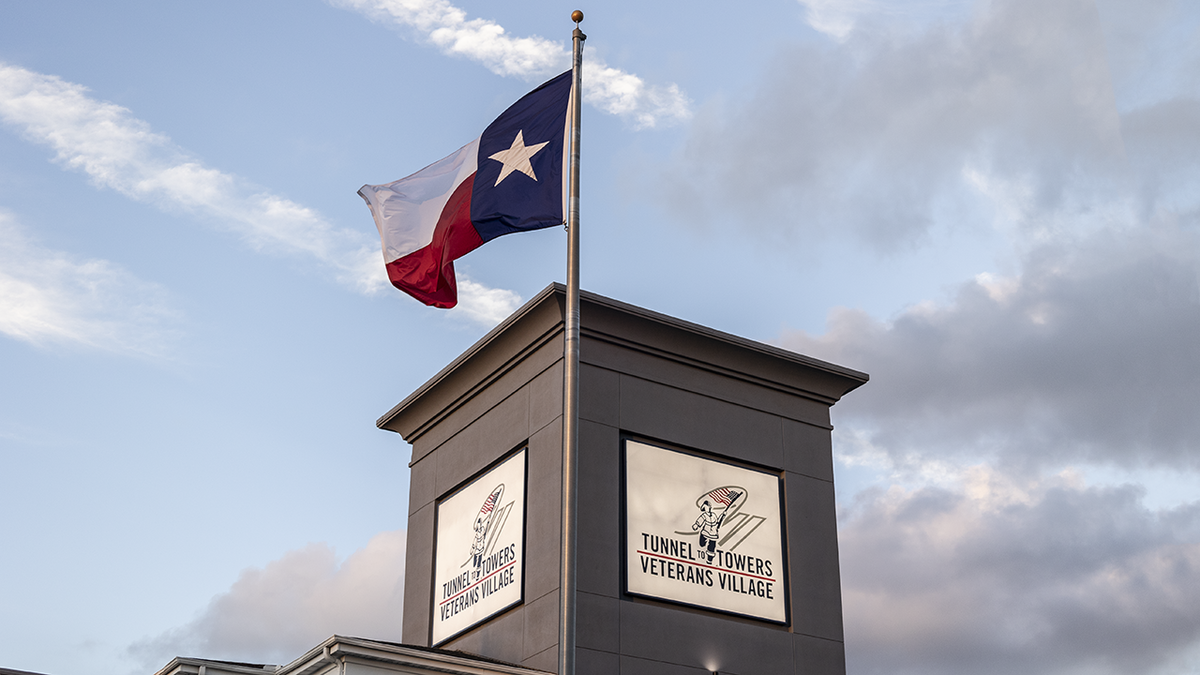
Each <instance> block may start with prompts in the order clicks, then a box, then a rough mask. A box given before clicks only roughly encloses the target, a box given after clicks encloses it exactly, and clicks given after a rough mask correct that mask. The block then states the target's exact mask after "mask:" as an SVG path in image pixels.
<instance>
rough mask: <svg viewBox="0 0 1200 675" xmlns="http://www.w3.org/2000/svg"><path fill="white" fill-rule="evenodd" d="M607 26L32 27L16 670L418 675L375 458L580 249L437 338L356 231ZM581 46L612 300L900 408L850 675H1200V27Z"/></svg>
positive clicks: (473, 8)
mask: <svg viewBox="0 0 1200 675" xmlns="http://www.w3.org/2000/svg"><path fill="white" fill-rule="evenodd" d="M575 8H576V7H575V6H574V5H562V4H559V3H553V2H526V3H520V4H519V6H503V7H501V6H497V5H495V4H494V3H480V2H464V1H458V2H455V3H450V2H446V1H441V0H406V1H404V2H401V1H400V0H344V1H335V2H329V3H324V2H319V1H316V0H313V1H311V2H269V1H265V0H264V1H262V2H256V3H232V2H220V1H214V2H207V3H193V4H190V5H188V4H179V3H148V2H138V3H135V2H121V3H104V4H97V3H83V2H65V1H64V2H55V1H54V0H47V1H45V2H40V3H36V4H35V3H24V4H22V3H9V4H7V5H5V7H4V8H3V9H0V373H2V377H0V452H2V453H3V458H4V470H3V471H0V513H2V514H3V516H0V540H3V541H4V542H5V551H6V555H5V556H4V560H3V563H0V565H2V569H3V572H4V574H3V575H0V578H3V581H0V607H3V608H4V611H3V612H0V628H2V630H0V654H2V655H3V656H2V657H0V658H2V659H3V662H2V663H0V665H2V666H4V667H9V668H18V669H25V670H32V671H37V672H44V673H49V674H51V675H68V674H70V673H81V672H105V673H135V672H141V673H145V672H153V671H155V670H157V668H158V667H161V666H162V665H163V664H165V663H166V662H167V661H168V660H169V659H170V658H171V657H172V656H174V655H178V654H191V655H199V656H208V657H212V658H228V659H238V660H252V661H270V662H279V661H280V660H286V659H290V658H292V657H294V656H296V655H298V654H299V653H300V652H302V651H303V650H304V649H306V648H308V647H309V646H311V645H312V644H315V643H316V642H317V641H319V640H321V639H323V638H324V637H327V636H328V635H329V634H332V633H333V632H335V631H336V632H338V633H341V634H359V635H363V636H369V637H377V638H381V639H396V638H398V637H399V635H400V632H399V621H400V618H399V617H400V613H399V604H398V603H399V597H400V596H399V588H400V584H401V583H402V566H403V538H404V534H403V528H404V526H405V520H404V513H405V507H406V504H407V481H408V474H407V468H406V465H407V461H408V454H409V453H408V447H407V446H406V445H405V444H404V443H403V442H402V440H401V439H399V438H398V437H397V436H395V435H392V434H389V433H385V432H382V431H379V430H377V429H376V428H375V427H374V420H375V419H376V418H377V417H378V416H379V415H380V414H382V413H383V412H386V411H387V410H388V409H389V408H390V407H391V406H392V405H393V404H395V403H396V402H397V401H399V400H400V399H402V398H403V397H404V396H406V395H407V394H408V393H409V392H411V391H412V390H413V389H415V388H417V387H418V386H419V385H420V384H421V383H423V382H424V381H425V380H426V379H427V378H428V377H430V376H431V375H433V374H434V373H436V372H437V371H438V370H439V369H440V368H441V367H442V366H443V365H444V364H445V363H447V362H448V361H450V360H451V359H453V358H454V357H455V356H456V355H457V354H459V353H460V352H461V351H462V350H463V349H465V348H466V347H468V346H469V345H470V344H472V343H473V342H474V341H475V340H477V339H478V338H479V337H481V336H482V335H483V334H484V333H486V332H487V330H489V329H490V328H491V327H492V326H494V325H495V323H496V322H497V321H498V320H499V319H500V318H502V317H503V316H505V315H506V314H507V313H508V312H509V311H511V310H512V309H514V308H515V307H517V306H518V305H519V304H520V302H521V301H523V300H524V299H528V298H530V297H532V296H533V295H534V294H536V293H537V292H538V291H539V290H540V289H542V288H543V287H545V286H546V285H547V284H548V283H550V282H552V281H561V280H562V279H563V278H564V268H565V265H564V262H563V261H564V248H565V235H564V233H563V232H562V231H561V230H557V229H550V230H543V231H540V232H536V233H531V234H526V235H521V236H519V237H505V238H502V239H499V240H496V241H494V242H492V243H489V244H488V246H486V247H483V248H481V249H479V250H478V251H475V252H473V253H471V254H470V255H469V256H467V257H465V258H463V259H462V260H460V261H459V262H458V263H457V268H458V270H459V277H460V288H461V289H462V291H463V293H462V296H463V297H462V306H461V307H460V308H458V309H455V310H452V311H449V312H445V311H439V310H433V309H429V308H425V307H423V306H421V305H419V304H418V303H416V302H415V301H412V300H411V299H409V298H408V297H407V296H405V295H403V294H402V293H400V292H398V291H394V290H390V289H389V288H387V287H386V280H385V278H384V276H383V267H382V264H381V263H382V259H381V256H380V252H379V243H378V238H377V236H376V233H375V230H374V226H373V223H372V221H371V217H370V214H369V212H368V211H367V209H366V207H365V205H364V204H363V202H362V200H361V199H360V198H359V197H358V196H357V195H356V194H355V191H356V190H357V189H358V188H359V186H361V185H362V184H364V183H384V182H388V181H391V180H395V179H398V178H401V177H403V176H405V175H408V174H410V173H412V172H414V171H416V170H418V169H420V168H421V167H423V166H425V165H426V164H428V163H430V162H433V161H435V160H437V159H440V158H441V157H444V156H446V155H447V154H449V153H450V152H452V151H454V150H455V149H457V148H458V147H460V146H461V145H462V144H463V143H466V142H467V141H469V140H470V139H472V138H474V137H475V136H476V135H478V134H479V133H480V131H481V130H482V129H483V128H484V127H485V126H486V125H487V123H488V122H490V121H491V120H492V119H493V118H494V117H495V116H496V115H498V114H499V113H500V112H501V111H503V109H504V108H505V107H506V106H507V105H508V104H510V103H511V102H512V101H514V100H516V99H517V98H519V97H520V96H521V95H522V94H523V93H524V92H526V91H528V90H529V89H530V88H532V87H533V86H535V85H536V84H537V83H539V82H541V81H543V80H545V79H548V77H550V76H552V75H553V74H556V73H557V72H560V71H561V70H562V69H565V67H566V60H565V54H566V51H567V49H568V39H569V35H570V30H571V28H572V27H573V26H572V25H571V23H570V21H569V20H568V17H569V14H570V11H571V10H572V9H575ZM580 8H581V9H583V10H584V11H585V12H586V13H587V18H586V20H585V22H584V25H583V28H584V30H585V31H586V32H587V33H588V35H589V40H588V43H587V51H586V56H585V63H586V66H585V67H586V68H587V69H588V70H586V71H585V72H586V73H587V75H585V87H586V88H588V91H589V92H590V93H589V94H588V99H587V100H588V105H587V106H585V109H584V128H583V133H584V140H583V157H584V160H583V195H582V205H583V227H584V229H583V230H582V233H583V246H584V249H583V266H582V277H583V286H584V287H585V288H587V289H588V290H591V291H595V292H598V293H601V294H604V295H608V296H610V297H614V298H617V299H619V300H623V301H626V302H631V303H634V304H637V305H641V306H645V307H648V308H650V309H654V310H657V311H661V312H665V313H669V314H673V315H676V316H679V317H682V318H684V319H688V320H691V321H695V322H698V323H702V324H705V325H709V326H712V327H714V328H718V329H721V330H725V331H728V332H731V333H735V334H738V335H743V336H746V337H749V338H752V339H756V340H761V341H764V342H769V343H772V344H776V345H780V346H784V347H787V348H791V349H795V350H797V351H800V352H803V353H807V354H811V355H813V356H817V357H819V358H825V359H828V360H831V361H834V362H837V363H840V364H843V365H846V366H849V367H852V368H856V369H859V370H863V371H866V372H869V373H870V374H871V376H872V381H871V383H870V384H869V385H868V386H866V387H864V388H863V389H861V390H859V391H857V392H854V393H853V394H851V395H850V396H848V397H847V398H846V400H845V401H843V402H842V403H840V404H839V405H838V406H837V407H836V408H835V409H834V413H835V419H834V421H835V424H836V425H837V430H836V431H835V455H836V460H837V464H836V468H837V471H838V480H839V483H838V498H839V504H840V506H839V508H840V515H839V518H840V538H841V553H842V571H843V588H844V597H845V619H846V640H847V643H846V644H847V657H848V664H849V670H850V672H852V673H862V674H866V673H918V672H919V673H1001V672H1012V671H1014V670H1018V669H1020V670H1023V671H1026V672H1031V673H1148V674H1150V673H1153V674H1168V673H1183V672H1194V671H1195V670H1196V669H1197V668H1198V667H1200V609H1197V608H1200V487H1197V486H1200V480H1198V479H1200V448H1198V444H1200V422H1197V421H1196V419H1195V417H1196V416H1195V415H1194V412H1193V411H1194V409H1195V407H1196V401H1197V400H1200V347H1197V344H1200V342H1198V341H1197V340H1196V336H1197V335H1198V334H1200V247H1198V246H1197V244H1198V243H1200V242H1198V240H1197V236H1198V232H1197V227H1198V225H1200V223H1198V218H1200V193H1198V191H1197V189H1196V186H1197V185H1198V184H1200V183H1198V182H1197V179H1198V178H1200V160H1198V159H1197V158H1198V157H1200V47H1198V45H1200V39H1198V38H1200V34H1198V32H1200V11H1198V10H1197V8H1195V7H1193V6H1191V5H1190V4H1188V3H1186V2H1183V1H1182V0H1150V1H1142V2H1136V3H1135V2H1117V1H1115V0H1096V1H1092V0H1063V1H1062V2H1058V3H1043V2H1037V1H1035V0H992V1H984V0H975V1H972V0H894V1H891V2H884V1H882V0H804V1H797V0H784V1H780V2H776V3H761V4H758V5H755V6H753V7H752V8H748V9H745V10H739V11H734V10H732V9H731V7H730V6H729V5H728V4H727V3H715V2H698V3H690V4H688V5H687V6H677V5H666V4H663V5H655V4H653V3H652V4H649V5H647V4H645V3H631V2H619V1H618V2H610V3H606V4H605V6H602V7H587V6H582V7H580Z"/></svg>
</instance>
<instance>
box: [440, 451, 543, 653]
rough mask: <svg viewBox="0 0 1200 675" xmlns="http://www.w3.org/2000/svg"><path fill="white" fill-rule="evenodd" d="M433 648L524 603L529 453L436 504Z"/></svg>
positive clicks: (499, 465)
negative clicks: (526, 491) (526, 458)
mask: <svg viewBox="0 0 1200 675" xmlns="http://www.w3.org/2000/svg"><path fill="white" fill-rule="evenodd" d="M434 542H435V543H434V558H433V559H434V571H433V584H434V585H433V634H432V638H433V644H434V645H437V644H439V643H441V642H444V641H446V640H448V639H450V638H452V637H454V636H455V635H457V634H459V633H461V632H463V631H465V630H467V629H468V628H471V627H472V626H475V625H476V624H478V623H480V622H482V621H485V620H487V619H488V618H490V617H492V616H493V615H495V614H497V613H499V612H502V611H504V610H506V609H508V608H509V607H512V606H513V605H516V604H518V603H520V602H521V600H522V599H523V593H524V587H525V583H524V582H525V450H524V449H522V450H521V451H520V452H517V453H516V454H514V455H513V456H511V457H509V458H508V459H506V460H504V461H503V462H501V463H500V464H498V465H496V466H495V467H494V468H492V469H491V470H489V471H488V472H487V473H485V474H483V475H482V476H480V477H478V478H476V479H475V480H473V481H471V482H470V483H469V484H467V485H466V486H464V487H463V488H462V489H460V490H459V491H458V492H455V493H454V494H452V495H450V496H449V497H446V498H445V499H443V500H442V501H441V502H439V503H438V505H437V535H436V537H435V540H434Z"/></svg>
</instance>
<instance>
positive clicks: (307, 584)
mask: <svg viewBox="0 0 1200 675" xmlns="http://www.w3.org/2000/svg"><path fill="white" fill-rule="evenodd" d="M404 544H405V533H404V531H403V530H397V531H394V532H383V533H381V534H378V535H376V536H375V537H374V538H372V539H371V541H370V542H368V543H367V545H366V546H365V547H363V548H362V549H360V550H358V551H356V552H355V553H353V554H352V555H351V556H350V557H349V558H347V559H346V560H345V561H344V562H343V563H342V564H341V565H340V566H339V565H338V563H337V557H336V555H335V554H334V551H333V549H332V548H330V547H329V546H328V545H326V544H310V545H308V546H306V547H304V548H302V549H298V550H295V551H289V552H288V553H286V554H284V555H283V557H281V558H279V559H278V560H274V561H272V562H270V563H268V564H267V565H266V566H265V567H263V568H262V569H257V568H250V569H247V570H245V571H243V572H242V574H241V576H240V577H239V578H238V580H237V581H236V582H234V584H233V586H231V587H230V588H229V590H228V591H226V592H224V593H221V594H219V595H217V596H216V597H214V598H213V599H212V602H210V603H209V604H208V607H206V608H205V609H204V610H203V611H202V612H201V613H200V614H199V615H198V616H197V617H196V618H195V619H194V620H192V621H191V622H189V623H187V624H185V625H183V626H180V627H177V628H174V629H171V630H168V631H165V632H163V633H161V634H159V635H157V636H153V637H150V638H146V639H144V640H141V641H138V642H136V643H134V644H133V645H131V646H130V647H129V653H130V654H131V655H132V656H133V657H134V658H136V659H137V660H139V661H140V662H142V663H144V664H145V665H146V667H147V668H150V669H157V668H160V667H162V666H163V665H165V664H166V663H167V662H168V661H170V660H171V659H172V658H174V657H176V656H197V657H201V658H209V659H225V660H234V661H249V662H256V663H276V664H283V663H287V662H289V661H291V660H292V659H294V658H296V657H297V656H299V655H300V654H303V653H304V652H305V651H306V650H308V649H310V648H312V647H313V646H314V645H316V644H317V643H318V642H320V641H321V640H323V639H325V638H327V637H329V636H330V635H333V634H335V633H337V634H341V635H354V636H360V637H370V638H377V639H383V640H399V639H400V627H401V626H400V624H401V617H402V607H403V591H404V548H405V546H404Z"/></svg>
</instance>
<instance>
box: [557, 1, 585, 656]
mask: <svg viewBox="0 0 1200 675" xmlns="http://www.w3.org/2000/svg"><path fill="white" fill-rule="evenodd" d="M571 20H572V21H574V22H575V31H574V32H573V33H572V35H571V37H572V42H573V43H574V48H573V56H572V63H571V69H572V71H573V74H574V87H573V89H572V97H571V102H572V105H571V167H570V187H569V193H568V194H569V203H568V211H567V309H566V316H565V317H564V327H563V328H564V331H563V361H564V367H563V453H562V552H561V556H560V558H561V561H562V565H561V567H560V569H559V596H558V599H559V604H558V606H559V612H558V616H559V632H558V673H559V675H575V587H576V577H575V568H576V564H575V562H576V557H577V553H576V548H577V546H576V531H575V521H576V502H577V501H578V500H577V495H576V487H577V486H578V473H579V470H578V452H579V140H580V119H581V114H580V111H581V109H582V105H581V103H582V101H581V99H582V89H581V87H580V83H581V80H582V74H583V41H584V40H586V39H587V36H586V35H584V34H583V31H581V30H579V22H581V21H583V12H581V11H579V10H575V11H574V12H571Z"/></svg>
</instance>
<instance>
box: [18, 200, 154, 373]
mask: <svg viewBox="0 0 1200 675" xmlns="http://www.w3.org/2000/svg"><path fill="white" fill-rule="evenodd" d="M177 318H178V317H177V315H176V313H175V312H174V311H173V310H172V309H171V308H170V305H169V303H168V301H167V294H166V292H165V290H164V289H163V288H162V287H161V286H159V285H157V284H153V283H149V282H146V281H142V280H140V279H138V278H137V277H135V276H134V275H132V274H130V273H129V272H127V271H125V270H123V269H122V268H121V267H120V266H118V265H115V264H113V263H111V262H109V261H107V260H99V259H95V258H81V257H77V256H73V255H71V254H68V253H65V252H62V251H54V250H50V249H47V248H44V247H42V246H39V245H37V244H36V243H35V242H33V241H32V240H31V239H30V238H29V237H28V236H26V235H25V233H24V232H23V231H22V229H21V228H20V227H19V226H18V225H17V223H16V222H15V220H14V219H13V217H12V216H10V215H9V214H6V213H4V212H0V333H4V334H5V335H8V336H9V337H12V338H15V339H18V340H23V341H25V342H29V343H32V344H35V345H39V346H45V345H52V344H73V345H81V346H86V347H91V348H96V349H103V350H106V351H113V352H120V353H127V354H137V355H144V356H161V355H162V354H164V353H165V352H166V350H167V347H168V345H169V343H170V342H171V340H172V339H174V337H176V334H177V333H176V331H175V330H174V329H172V328H171V327H170V326H171V324H172V323H173V322H174V321H175V320H177Z"/></svg>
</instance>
